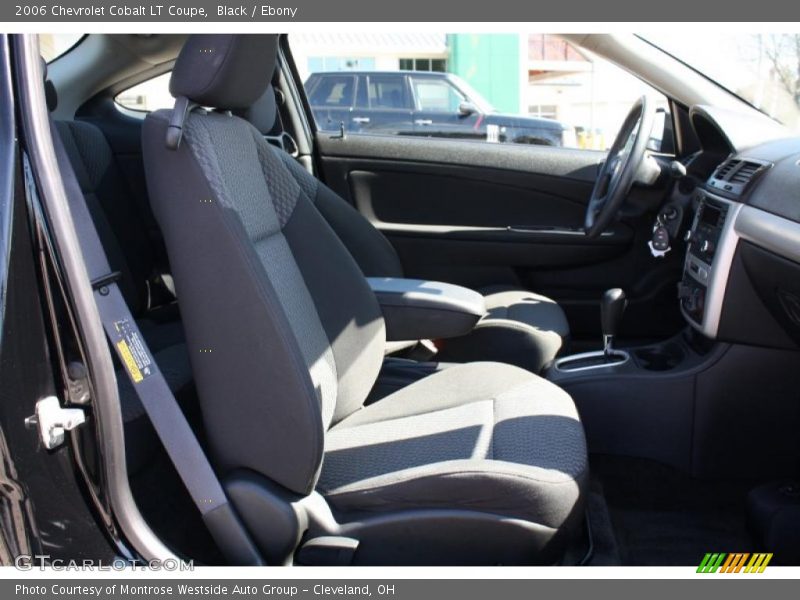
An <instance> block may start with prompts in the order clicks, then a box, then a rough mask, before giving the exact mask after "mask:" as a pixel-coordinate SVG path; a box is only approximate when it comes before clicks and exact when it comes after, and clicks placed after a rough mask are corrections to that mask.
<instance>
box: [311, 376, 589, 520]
mask: <svg viewBox="0 0 800 600" xmlns="http://www.w3.org/2000/svg"><path fill="white" fill-rule="evenodd" d="M587 473H588V464H587V458H586V442H585V438H584V434H583V428H582V426H581V423H580V420H579V418H578V414H577V411H576V409H575V405H574V404H573V402H572V400H571V399H570V397H569V395H568V394H567V393H566V392H564V391H563V390H561V389H560V388H558V387H556V386H555V385H553V384H551V383H549V382H548V381H546V380H544V379H542V378H540V377H538V376H535V375H532V374H531V373H529V372H527V371H524V370H522V369H519V368H517V367H513V366H510V365H504V364H500V363H473V364H469V365H456V366H453V367H451V368H448V369H445V370H444V371H441V372H439V373H436V374H434V375H431V376H429V377H426V378H425V379H422V380H420V381H419V382H417V383H414V384H411V385H409V386H407V387H405V388H403V389H402V390H400V391H399V392H396V393H394V394H392V395H390V396H388V397H387V398H385V399H383V400H381V401H380V402H378V403H376V404H372V405H369V406H367V407H365V408H364V409H362V410H360V411H358V412H356V413H355V414H353V415H352V416H350V417H348V418H347V419H345V420H343V421H342V422H341V423H339V424H338V425H336V426H335V427H333V428H332V429H331V430H330V431H329V432H328V435H327V437H326V444H325V460H324V461H323V466H322V473H321V475H320V481H319V489H320V490H321V491H322V493H323V494H324V495H325V497H326V498H327V499H328V501H329V502H330V504H331V505H332V506H333V507H335V508H336V509H338V510H340V511H343V512H345V513H347V512H361V511H398V510H403V509H434V508H446V509H460V510H473V511H481V512H488V513H493V514H499V515H502V516H506V517H512V518H518V519H525V520H528V521H531V522H533V523H537V524H540V525H543V526H545V527H549V528H553V529H558V528H559V527H561V526H562V525H564V524H565V523H566V522H567V521H568V520H569V519H570V518H574V517H575V515H576V513H577V512H578V511H577V510H576V507H577V506H578V504H579V499H580V497H581V488H582V487H583V485H584V484H585V482H586V479H587Z"/></svg>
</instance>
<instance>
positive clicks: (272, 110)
mask: <svg viewBox="0 0 800 600" xmlns="http://www.w3.org/2000/svg"><path fill="white" fill-rule="evenodd" d="M236 115H237V116H239V117H242V118H243V119H245V120H247V121H250V123H252V124H253V126H254V127H255V128H256V129H258V130H259V131H260V132H261V133H263V134H264V135H269V134H270V133H271V132H272V130H273V129H274V127H275V120H276V119H277V117H278V106H277V102H276V100H275V88H273V87H272V85H268V86H267V89H266V90H265V91H264V93H263V94H261V97H260V98H259V99H258V100H256V101H255V103H253V105H252V106H249V107H248V108H245V109H244V110H239V111H236Z"/></svg>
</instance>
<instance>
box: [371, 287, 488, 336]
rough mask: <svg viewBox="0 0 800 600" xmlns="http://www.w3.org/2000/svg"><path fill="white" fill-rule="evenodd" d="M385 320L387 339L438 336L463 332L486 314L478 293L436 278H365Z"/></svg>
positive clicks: (470, 328)
mask: <svg viewBox="0 0 800 600" xmlns="http://www.w3.org/2000/svg"><path fill="white" fill-rule="evenodd" d="M367 281H368V282H369V285H370V287H371V288H372V291H374V292H375V297H376V298H377V299H378V303H379V304H380V305H381V310H382V311H383V318H384V319H385V320H386V340H387V341H389V342H394V341H400V340H423V339H441V338H449V337H457V336H459V335H465V334H467V333H469V332H470V331H472V328H473V327H474V326H475V324H476V323H477V322H478V321H479V320H480V319H481V317H483V316H484V315H485V314H486V303H485V302H484V299H483V296H482V295H481V294H479V293H478V292H475V291H473V290H470V289H467V288H465V287H461V286H459V285H452V284H449V283H441V282H438V281H424V280H422V279H399V278H392V277H370V278H368V279H367Z"/></svg>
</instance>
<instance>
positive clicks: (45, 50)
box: [39, 33, 85, 62]
mask: <svg viewBox="0 0 800 600" xmlns="http://www.w3.org/2000/svg"><path fill="white" fill-rule="evenodd" d="M84 35H85V34H83V33H40V34H39V53H40V54H41V55H42V58H43V59H44V60H45V62H53V61H54V60H55V59H57V58H58V57H59V56H61V55H62V54H65V53H66V52H68V51H69V50H72V48H74V47H75V46H76V45H77V44H78V42H79V41H81V39H83V36H84Z"/></svg>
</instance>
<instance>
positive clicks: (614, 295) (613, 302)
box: [600, 288, 628, 358]
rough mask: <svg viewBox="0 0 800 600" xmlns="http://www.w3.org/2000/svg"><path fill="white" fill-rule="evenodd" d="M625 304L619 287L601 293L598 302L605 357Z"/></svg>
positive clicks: (610, 350) (623, 295) (607, 354)
mask: <svg viewBox="0 0 800 600" xmlns="http://www.w3.org/2000/svg"><path fill="white" fill-rule="evenodd" d="M627 304H628V301H627V300H626V298H625V292H624V291H622V290H621V289H620V288H611V289H610V290H606V293H605V294H603V299H602V301H601V303H600V325H601V327H602V329H603V352H604V353H605V355H606V358H609V357H610V356H611V353H612V351H613V347H612V345H613V343H614V336H616V335H617V331H618V330H619V325H620V323H621V322H622V315H623V313H624V312H625V307H626V306H627Z"/></svg>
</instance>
